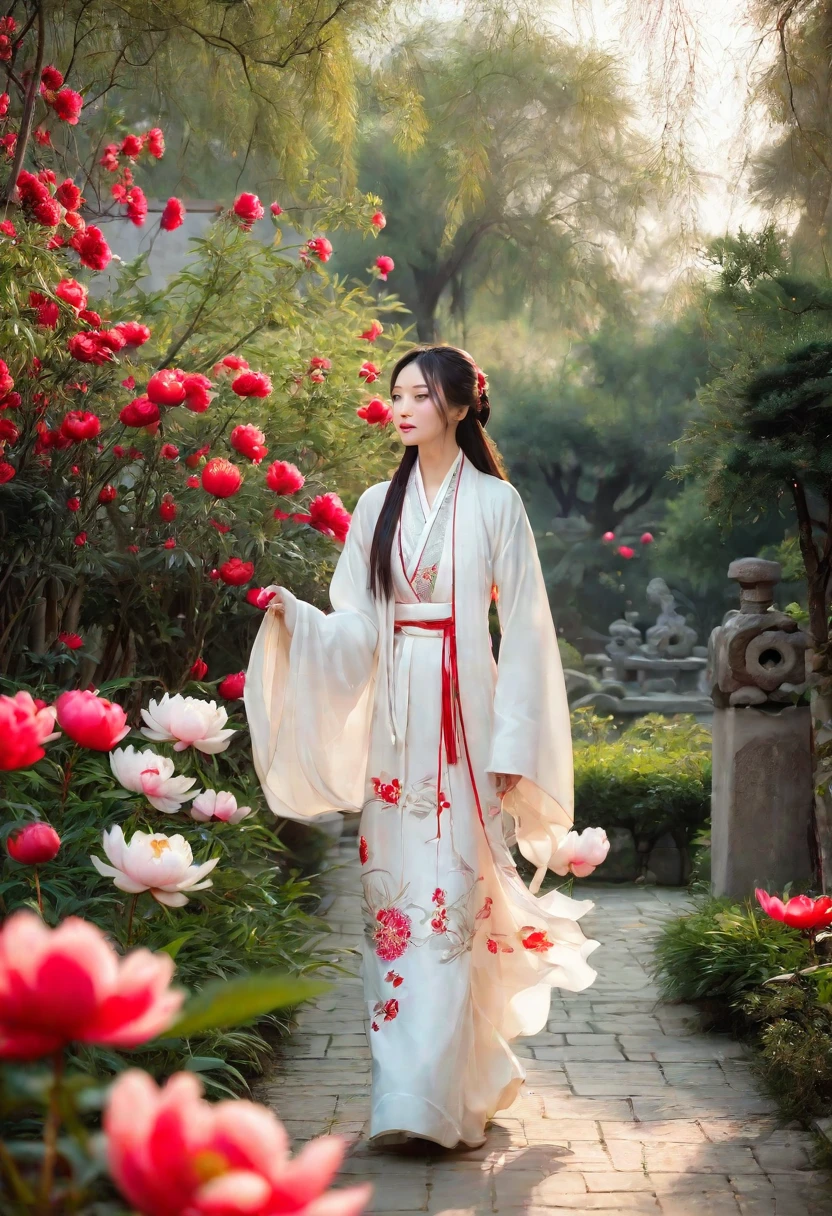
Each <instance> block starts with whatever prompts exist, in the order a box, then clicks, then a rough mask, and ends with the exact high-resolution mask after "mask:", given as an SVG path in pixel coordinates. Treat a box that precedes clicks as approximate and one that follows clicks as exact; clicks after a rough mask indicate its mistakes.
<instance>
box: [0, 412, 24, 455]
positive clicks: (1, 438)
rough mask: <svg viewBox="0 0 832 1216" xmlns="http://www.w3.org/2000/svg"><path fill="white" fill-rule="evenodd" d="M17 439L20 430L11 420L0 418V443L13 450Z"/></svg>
mask: <svg viewBox="0 0 832 1216" xmlns="http://www.w3.org/2000/svg"><path fill="white" fill-rule="evenodd" d="M19 438H20V429H19V428H18V427H17V426H16V425H15V424H14V423H13V422H12V420H11V418H0V443H7V444H8V445H9V447H12V448H13V447H14V445H15V444H16V443H17V441H18V439H19Z"/></svg>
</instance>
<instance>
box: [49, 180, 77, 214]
mask: <svg viewBox="0 0 832 1216" xmlns="http://www.w3.org/2000/svg"><path fill="white" fill-rule="evenodd" d="M55 198H56V199H57V200H58V202H59V203H60V204H61V206H62V207H66V209H67V211H77V210H78V208H79V207H80V206H81V191H80V189H79V187H78V186H76V185H75V182H74V181H73V180H72V178H71V177H67V178H65V179H64V181H62V182H61V184H60V186H58V189H57V190H56V191H55Z"/></svg>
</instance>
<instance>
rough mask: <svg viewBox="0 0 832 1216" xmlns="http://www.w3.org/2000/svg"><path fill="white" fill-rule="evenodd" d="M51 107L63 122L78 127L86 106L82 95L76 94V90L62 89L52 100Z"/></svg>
mask: <svg viewBox="0 0 832 1216" xmlns="http://www.w3.org/2000/svg"><path fill="white" fill-rule="evenodd" d="M51 105H52V109H53V110H54V111H55V113H56V114H57V115H58V118H60V119H61V121H62V122H66V123H69V125H70V126H71V127H75V126H77V125H78V117H79V115H80V113H81V110H82V108H83V105H84V99H83V97H82V96H81V94H80V93H76V92H75V90H74V89H61V90H60V92H58V93H56V94H55V96H54V97H53V98H52V102H51Z"/></svg>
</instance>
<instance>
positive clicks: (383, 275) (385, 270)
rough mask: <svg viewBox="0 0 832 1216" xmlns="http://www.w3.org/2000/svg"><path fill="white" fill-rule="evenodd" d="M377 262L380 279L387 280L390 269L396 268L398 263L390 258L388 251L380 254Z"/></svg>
mask: <svg viewBox="0 0 832 1216" xmlns="http://www.w3.org/2000/svg"><path fill="white" fill-rule="evenodd" d="M375 264H376V268H377V270H378V277H379V278H380V279H384V281H385V282H386V281H387V276H388V274H389V273H390V271H391V270H395V268H396V263H395V262H394V261H393V259H392V258H389V257H388V256H387V254H386V253H382V254H379V256H378V257H377V258H376V263H375Z"/></svg>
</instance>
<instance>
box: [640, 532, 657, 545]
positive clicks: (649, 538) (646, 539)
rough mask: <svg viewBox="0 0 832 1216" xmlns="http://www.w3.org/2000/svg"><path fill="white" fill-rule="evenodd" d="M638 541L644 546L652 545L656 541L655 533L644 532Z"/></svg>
mask: <svg viewBox="0 0 832 1216" xmlns="http://www.w3.org/2000/svg"><path fill="white" fill-rule="evenodd" d="M638 539H639V542H640V543H641V544H642V545H652V543H653V540H654V537H653V533H652V532H642V534H641V536H640V537H639V538H638Z"/></svg>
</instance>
